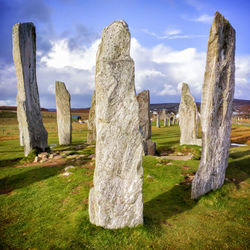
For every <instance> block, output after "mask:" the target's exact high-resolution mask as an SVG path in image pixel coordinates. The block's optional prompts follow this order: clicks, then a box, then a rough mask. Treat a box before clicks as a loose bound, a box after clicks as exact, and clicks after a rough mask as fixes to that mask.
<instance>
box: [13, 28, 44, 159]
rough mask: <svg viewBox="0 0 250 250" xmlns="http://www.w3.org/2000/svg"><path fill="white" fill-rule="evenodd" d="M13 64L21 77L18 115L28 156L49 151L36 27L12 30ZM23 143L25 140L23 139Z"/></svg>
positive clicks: (21, 134) (19, 81)
mask: <svg viewBox="0 0 250 250" xmlns="http://www.w3.org/2000/svg"><path fill="white" fill-rule="evenodd" d="M12 39H13V60H14V64H15V69H16V76H17V113H18V122H19V129H20V136H22V137H23V144H24V154H25V156H27V155H28V154H29V153H30V151H31V150H32V149H33V148H40V149H41V150H45V149H46V147H47V145H48V144H47V140H48V133H47V131H46V130H45V128H44V126H43V122H42V115H41V112H40V101H39V94H38V87H37V81H36V31H35V26H34V25H33V23H17V24H15V25H14V26H13V30H12ZM20 142H21V139H20Z"/></svg>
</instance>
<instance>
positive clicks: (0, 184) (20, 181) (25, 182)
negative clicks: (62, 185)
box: [0, 164, 65, 194]
mask: <svg viewBox="0 0 250 250" xmlns="http://www.w3.org/2000/svg"><path fill="white" fill-rule="evenodd" d="M64 167H65V164H64V165H60V166H53V167H37V168H35V169H31V170H28V171H25V172H22V173H20V174H16V175H12V176H8V177H5V178H3V179H0V194H8V193H10V192H11V191H13V190H15V189H19V188H23V187H26V186H29V185H30V184H32V183H34V182H37V181H41V180H44V179H47V178H49V177H51V176H55V175H57V174H59V172H60V171H61V170H62V169H63V168H64Z"/></svg>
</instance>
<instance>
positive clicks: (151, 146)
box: [147, 139, 156, 155]
mask: <svg viewBox="0 0 250 250" xmlns="http://www.w3.org/2000/svg"><path fill="white" fill-rule="evenodd" d="M155 152H156V143H155V142H153V141H151V139H148V140H147V154H148V155H155Z"/></svg>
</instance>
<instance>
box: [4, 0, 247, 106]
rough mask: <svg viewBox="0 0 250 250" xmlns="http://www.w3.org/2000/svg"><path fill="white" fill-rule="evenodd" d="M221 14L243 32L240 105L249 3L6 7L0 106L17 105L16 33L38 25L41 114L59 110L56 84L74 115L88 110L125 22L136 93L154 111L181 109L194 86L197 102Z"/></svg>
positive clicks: (64, 1)
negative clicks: (169, 106) (146, 96)
mask: <svg viewBox="0 0 250 250" xmlns="http://www.w3.org/2000/svg"><path fill="white" fill-rule="evenodd" d="M216 10H218V11H219V12H220V13H221V14H223V15H224V16H225V17H226V18H227V19H228V20H229V21H230V23H231V24H232V26H233V27H234V28H235V29H236V89H235V98H239V99H248V100H249V99H250V95H249V94H250V46H249V41H250V32H249V23H250V15H249V12H250V1H249V0H237V1H236V0H209V1H204V0H123V1H122V0H0V34H1V46H0V105H16V100H15V99H16V93H17V89H16V75H15V69H14V64H13V59H12V35H11V32H12V26H13V25H14V24H15V23H18V22H33V23H34V24H35V26H36V34H37V82H38V88H39V94H40V102H41V106H42V107H46V108H54V107H55V96H54V93H55V86H54V85H55V80H60V81H64V82H65V83H66V86H67V88H68V90H69V92H70V93H71V105H72V107H89V106H90V103H91V96H92V92H93V89H94V74H95V55H96V50H97V48H98V44H99V42H100V37H101V32H102V29H103V28H104V27H106V26H107V25H109V24H110V23H112V22H113V21H114V20H119V19H123V20H125V21H126V22H127V23H128V25H129V29H130V32H131V38H132V39H131V56H132V58H133V59H134V61H135V74H136V77H135V85H136V91H137V92H140V91H142V90H144V89H149V90H150V95H151V103H166V102H179V101H180V87H181V83H182V82H187V83H188V84H189V86H190V89H191V92H192V94H193V95H194V97H195V99H196V100H197V101H200V98H201V87H202V82H203V75H204V69H205V61H206V50H207V40H208V34H209V29H210V26H211V23H212V19H213V15H214V13H215V11H216Z"/></svg>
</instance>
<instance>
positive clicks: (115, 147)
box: [89, 21, 143, 228]
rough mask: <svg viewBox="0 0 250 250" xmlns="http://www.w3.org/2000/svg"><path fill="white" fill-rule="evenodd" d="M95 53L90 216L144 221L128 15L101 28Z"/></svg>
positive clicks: (112, 224) (99, 221)
mask: <svg viewBox="0 0 250 250" xmlns="http://www.w3.org/2000/svg"><path fill="white" fill-rule="evenodd" d="M96 58H97V61H96V76H95V87H96V167H95V173H94V187H93V188H92V189H91V190H90V193H89V217H90V221H91V223H93V224H95V225H98V226H102V227H105V228H122V227H125V226H128V227H134V226H136V225H138V224H142V223H143V202H142V176H143V169H142V155H143V145H142V136H141V133H140V131H139V104H138V102H137V99H136V95H135V85H134V62H133V60H132V59H131V57H130V33H129V30H128V25H127V24H126V23H125V22H124V21H115V22H113V23H112V24H111V25H109V26H108V27H106V28H105V29H104V30H103V33H102V40H101V44H100V45H99V49H98V52H97V56H96Z"/></svg>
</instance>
